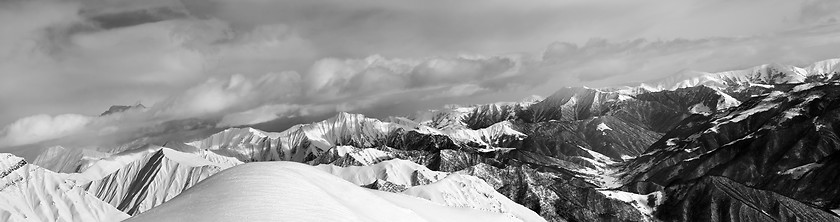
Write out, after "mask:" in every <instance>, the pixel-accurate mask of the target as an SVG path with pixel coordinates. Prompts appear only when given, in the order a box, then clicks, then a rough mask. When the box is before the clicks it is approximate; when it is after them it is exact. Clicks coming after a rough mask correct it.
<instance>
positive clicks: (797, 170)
mask: <svg viewBox="0 0 840 222" xmlns="http://www.w3.org/2000/svg"><path fill="white" fill-rule="evenodd" d="M822 166H823V164H819V163H809V164H805V165H802V166H798V167H794V168H790V169H788V170H785V171H784V172H781V173H779V174H782V175H792V176H793V177H794V178H796V179H799V178H800V177H802V176H803V175H805V174H806V173H808V172H810V171H811V170H813V169H815V168H820V167H822Z"/></svg>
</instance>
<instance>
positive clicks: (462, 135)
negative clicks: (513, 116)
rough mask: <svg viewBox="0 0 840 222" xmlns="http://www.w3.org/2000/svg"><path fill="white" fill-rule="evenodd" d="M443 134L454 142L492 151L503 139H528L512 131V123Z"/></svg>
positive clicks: (450, 131) (505, 122)
mask: <svg viewBox="0 0 840 222" xmlns="http://www.w3.org/2000/svg"><path fill="white" fill-rule="evenodd" d="M443 133H444V134H446V135H448V136H449V137H450V138H452V140H454V141H456V142H460V143H464V144H468V143H470V142H472V143H477V144H479V145H480V146H482V147H484V148H486V149H493V148H494V144H496V143H498V142H500V140H501V139H502V138H503V137H513V138H515V139H518V140H522V139H525V137H528V135H525V134H524V133H521V132H519V131H516V130H515V129H513V123H511V122H510V121H501V122H498V123H495V124H493V125H490V126H489V127H487V128H483V129H477V130H472V129H468V128H462V129H448V130H444V131H443Z"/></svg>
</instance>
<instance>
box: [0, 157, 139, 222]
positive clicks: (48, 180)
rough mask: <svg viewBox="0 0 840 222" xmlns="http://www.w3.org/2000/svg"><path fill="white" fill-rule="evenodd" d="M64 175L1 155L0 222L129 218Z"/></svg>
mask: <svg viewBox="0 0 840 222" xmlns="http://www.w3.org/2000/svg"><path fill="white" fill-rule="evenodd" d="M65 178H66V175H63V174H59V173H55V172H52V171H49V170H46V169H44V168H41V167H38V166H35V165H32V164H28V163H27V162H26V161H24V160H23V158H20V157H16V156H14V155H11V154H7V153H0V221H120V220H123V219H125V218H128V215H127V214H125V213H123V212H120V211H119V210H117V209H116V208H114V207H113V206H111V205H108V203H106V202H103V201H101V200H99V199H97V198H96V196H94V195H91V194H89V193H87V192H85V190H84V189H81V188H79V187H75V186H73V185H72V184H70V183H67V182H66V181H65Z"/></svg>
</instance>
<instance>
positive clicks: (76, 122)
mask: <svg viewBox="0 0 840 222" xmlns="http://www.w3.org/2000/svg"><path fill="white" fill-rule="evenodd" d="M838 20H840V1H836V0H672V1H653V0H638V1H626V0H598V1H592V0H563V1H558V0H529V1H508V0H487V1H471V0H423V1H408V0H389V1H381V0H358V1H344V0H323V1H312V0H288V1H275V0H237V1H233V0H144V1H136V0H135V1H131V0H56V1H47V0H0V126H2V128H0V129H2V130H0V147H4V146H15V145H22V144H27V143H34V142H38V141H42V140H47V139H53V138H58V137H62V136H67V135H72V134H73V133H76V132H79V131H87V132H97V133H99V134H103V133H107V132H110V131H113V129H114V128H115V127H116V128H119V127H120V126H121V124H119V123H121V122H160V121H166V120H176V119H185V118H214V119H217V120H218V122H217V123H216V124H217V125H218V126H220V127H222V126H235V125H242V124H254V123H259V122H263V121H268V120H272V119H276V118H283V117H305V116H316V115H323V114H329V113H335V112H339V111H347V112H362V113H364V114H367V115H371V116H387V115H403V114H405V113H404V112H409V111H411V110H416V109H428V108H435V107H439V106H441V105H443V104H450V103H457V104H471V103H486V102H493V101H516V100H519V99H522V98H525V97H528V96H530V95H542V96H547V95H549V94H550V93H552V92H553V91H555V90H557V89H559V88H561V87H565V86H591V87H603V86H616V85H622V84H628V83H636V82H640V81H647V80H653V79H659V78H663V77H666V76H668V75H673V74H675V73H679V72H682V71H685V70H700V71H710V72H713V71H725V70H732V69H741V68H747V67H750V66H755V65H760V64H765V63H781V64H791V65H798V66H805V65H807V64H810V63H812V62H816V61H819V60H824V59H829V58H836V57H840V55H838V52H840V23H838ZM136 103H143V104H144V105H146V106H147V107H149V108H148V109H146V110H143V111H142V112H138V113H135V114H130V115H127V116H124V117H108V118H103V117H98V115H99V114H100V113H102V112H103V111H105V110H107V109H108V107H109V106H111V105H115V104H122V105H132V104H136Z"/></svg>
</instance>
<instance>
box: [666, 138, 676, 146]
mask: <svg viewBox="0 0 840 222" xmlns="http://www.w3.org/2000/svg"><path fill="white" fill-rule="evenodd" d="M678 141H680V138H670V139H668V140H665V145H666V146H676V145H677V142H678Z"/></svg>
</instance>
